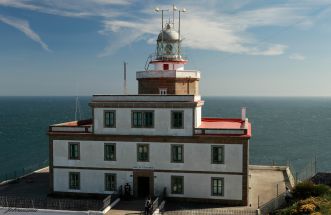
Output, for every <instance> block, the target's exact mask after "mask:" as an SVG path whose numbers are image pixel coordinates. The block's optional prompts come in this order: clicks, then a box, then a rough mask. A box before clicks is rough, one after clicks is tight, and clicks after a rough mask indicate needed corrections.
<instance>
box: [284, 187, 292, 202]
mask: <svg viewBox="0 0 331 215" xmlns="http://www.w3.org/2000/svg"><path fill="white" fill-rule="evenodd" d="M285 190H286V191H285V201H286V204H289V203H290V200H291V197H292V194H291V190H290V188H288V186H286V187H285Z"/></svg>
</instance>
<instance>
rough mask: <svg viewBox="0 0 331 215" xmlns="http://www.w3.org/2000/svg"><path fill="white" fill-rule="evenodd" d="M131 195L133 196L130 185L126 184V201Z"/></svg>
mask: <svg viewBox="0 0 331 215" xmlns="http://www.w3.org/2000/svg"><path fill="white" fill-rule="evenodd" d="M130 195H131V188H130V185H129V183H126V185H125V186H124V197H125V199H126V200H129V199H130Z"/></svg>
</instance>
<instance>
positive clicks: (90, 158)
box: [53, 140, 243, 173]
mask: <svg viewBox="0 0 331 215" xmlns="http://www.w3.org/2000/svg"><path fill="white" fill-rule="evenodd" d="M69 142H77V141H69V140H54V144H53V153H54V155H53V156H54V163H53V164H54V166H73V167H100V168H110V167H111V168H152V169H161V170H187V171H218V172H235V173H238V172H239V173H240V172H242V171H243V166H242V163H243V160H242V159H243V148H242V145H241V144H224V145H222V146H224V164H211V146H213V144H205V143H203V144H201V143H183V146H184V163H171V154H170V152H171V145H172V144H180V143H166V142H139V144H149V162H137V144H138V143H137V142H101V141H79V143H80V160H68V143H69ZM104 143H116V161H104ZM217 145H221V144H217ZM201 155H204V156H201Z"/></svg>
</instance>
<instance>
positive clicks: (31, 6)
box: [0, 0, 331, 56]
mask: <svg viewBox="0 0 331 215" xmlns="http://www.w3.org/2000/svg"><path fill="white" fill-rule="evenodd" d="M330 3H331V1H329V0H316V1H309V0H290V1H288V2H286V3H272V4H265V3H261V4H260V5H259V6H256V4H255V5H254V6H253V7H252V6H250V4H252V1H250V0H244V1H231V2H230V1H226V0H223V1H210V0H209V1H207V0H202V1H199V2H198V1H185V5H183V3H182V2H180V3H178V7H180V8H182V7H184V6H185V7H187V8H188V13H187V14H185V15H184V14H183V19H182V36H183V38H184V39H185V40H184V43H183V45H184V46H186V47H189V48H193V49H202V50H214V51H220V52H226V53H234V54H246V55H265V56H275V55H282V54H284V53H285V52H286V49H287V46H288V45H287V44H280V43H279V42H276V41H275V40H274V39H275V37H276V36H277V34H278V33H279V32H277V31H275V30H274V31H272V30H271V31H270V34H269V35H266V36H264V37H262V38H261V37H260V35H258V34H256V33H255V32H254V30H255V29H260V28H265V27H277V29H281V30H280V31H284V29H288V28H299V29H301V30H303V29H307V28H309V27H311V26H313V25H314V22H316V19H314V18H313V17H312V16H311V14H312V13H314V15H315V16H316V17H323V14H322V12H323V11H322V12H321V15H320V16H318V15H319V14H316V9H318V8H319V7H322V8H323V7H324V6H326V5H330ZM156 4H157V2H154V1H143V2H142V3H141V2H139V1H134V0H73V1H70V2H68V1H67V0H48V1H42V0H0V6H1V5H2V6H7V7H15V8H20V9H25V10H33V11H37V12H40V13H46V14H53V15H58V16H66V17H75V18H89V17H98V18H99V19H100V21H101V23H102V29H100V31H99V33H100V34H101V35H103V36H104V37H105V38H106V39H109V44H108V46H107V47H105V49H104V50H103V52H102V53H101V54H100V56H107V55H109V54H112V53H114V52H116V51H117V50H118V49H121V48H122V47H125V46H127V45H130V44H132V43H134V42H137V41H141V40H145V41H146V42H147V43H151V41H152V40H154V41H155V37H156V35H157V34H158V32H159V30H160V27H159V26H160V20H159V19H160V17H159V15H157V14H153V10H152V8H153V7H154V6H160V7H162V8H165V7H168V8H169V5H156ZM224 5H226V7H227V9H226V10H224ZM222 8H223V9H222ZM128 10H129V11H130V13H128ZM324 13H326V12H324ZM165 17H166V19H167V18H168V17H167V15H165Z"/></svg>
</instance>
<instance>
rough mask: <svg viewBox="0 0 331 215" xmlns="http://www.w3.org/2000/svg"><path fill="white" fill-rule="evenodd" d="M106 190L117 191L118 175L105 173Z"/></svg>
mask: <svg viewBox="0 0 331 215" xmlns="http://www.w3.org/2000/svg"><path fill="white" fill-rule="evenodd" d="M105 190H106V191H116V174H112V173H105Z"/></svg>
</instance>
